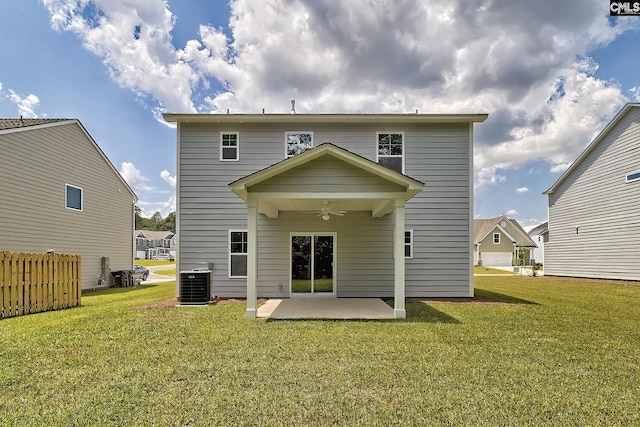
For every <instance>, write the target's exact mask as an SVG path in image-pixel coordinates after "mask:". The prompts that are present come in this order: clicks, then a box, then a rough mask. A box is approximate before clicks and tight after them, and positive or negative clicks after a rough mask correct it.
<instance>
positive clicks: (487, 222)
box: [473, 215, 536, 247]
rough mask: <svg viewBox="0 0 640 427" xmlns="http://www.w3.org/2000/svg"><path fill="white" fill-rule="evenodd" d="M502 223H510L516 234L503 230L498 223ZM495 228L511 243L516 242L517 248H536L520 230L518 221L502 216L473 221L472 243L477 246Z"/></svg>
mask: <svg viewBox="0 0 640 427" xmlns="http://www.w3.org/2000/svg"><path fill="white" fill-rule="evenodd" d="M503 221H504V222H508V223H510V224H511V225H512V226H513V227H514V228H515V230H516V232H517V233H509V232H508V231H507V230H505V228H504V227H502V226H501V225H500V223H502V222H503ZM496 228H499V229H500V230H501V231H502V232H504V233H505V234H506V235H507V236H508V237H509V238H510V239H512V241H514V242H516V243H517V244H518V246H525V247H528V246H532V247H535V246H536V244H535V243H534V242H533V241H532V240H531V238H530V237H529V235H528V234H527V232H526V231H525V230H524V229H523V228H522V226H520V224H519V223H518V221H516V220H515V219H509V218H507V217H506V216H504V215H502V216H498V217H495V218H489V219H474V220H473V243H474V244H478V243H480V242H482V241H483V240H484V238H485V237H487V236H488V235H489V233H491V232H493V230H495V229H496Z"/></svg>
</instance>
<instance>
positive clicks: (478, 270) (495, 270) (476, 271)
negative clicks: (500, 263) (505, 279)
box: [473, 266, 513, 275]
mask: <svg viewBox="0 0 640 427" xmlns="http://www.w3.org/2000/svg"><path fill="white" fill-rule="evenodd" d="M473 274H511V275H512V274H513V270H511V271H506V270H500V269H499V268H491V267H482V266H475V267H473Z"/></svg>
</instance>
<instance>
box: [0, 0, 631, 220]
mask: <svg viewBox="0 0 640 427" xmlns="http://www.w3.org/2000/svg"><path fill="white" fill-rule="evenodd" d="M639 70H640V16H622V17H616V18H612V17H610V16H609V1H608V0H581V1H575V0H539V1H535V2H534V1H530V0H511V1H503V0H460V1H450V0H438V1H419V0H413V1H409V0H393V1H392V0H253V1H251V0H235V1H231V2H227V1H223V0H39V1H38V0H1V1H0V117H19V116H20V115H22V116H23V117H50V118H53V117H65V118H77V119H79V120H80V121H81V123H82V124H83V125H84V127H85V128H86V129H87V131H88V132H89V133H90V134H91V136H92V137H93V138H94V139H95V140H96V142H97V143H98V145H99V146H100V147H101V148H102V150H103V151H104V152H105V154H106V155H107V157H108V158H109V159H110V160H111V162H112V163H113V164H114V166H115V167H116V168H117V169H118V170H119V171H120V173H121V174H122V175H123V177H124V178H125V179H126V180H127V182H128V183H129V185H130V186H131V187H132V188H133V190H134V191H135V192H136V194H137V195H138V197H139V202H138V206H139V207H140V208H141V209H142V212H143V214H144V215H145V216H151V215H152V214H153V213H154V212H156V211H159V212H160V213H161V214H162V216H163V217H164V216H166V215H167V214H168V213H169V212H171V211H173V210H175V183H176V181H175V175H176V160H175V159H176V131H175V128H174V127H172V126H170V125H169V124H168V123H166V122H165V121H164V120H163V119H162V113H164V112H171V113H226V111H227V109H229V111H231V112H233V113H260V112H262V109H263V108H264V109H265V110H266V112H267V113H288V112H289V110H290V109H291V104H290V100H291V99H292V98H295V99H296V111H297V112H298V113H412V112H415V111H416V110H418V111H419V112H420V113H487V114H489V118H488V119H487V120H486V121H485V122H484V123H480V124H476V125H475V132H474V133H475V147H474V162H475V171H474V176H475V178H474V181H475V189H474V192H475V196H474V199H475V212H474V215H475V217H476V218H492V217H495V216H498V215H503V214H504V215H507V216H509V217H510V218H515V219H517V220H518V221H519V222H520V223H521V224H522V225H523V226H525V227H531V226H534V225H536V224H539V223H541V222H543V221H545V220H546V219H547V198H546V196H543V195H542V192H543V191H544V190H546V189H547V188H549V187H550V186H551V185H552V184H553V183H554V182H555V181H556V180H557V179H558V178H559V177H560V175H561V174H562V172H563V171H564V170H566V168H567V167H568V166H569V165H570V164H571V163H572V162H573V161H574V160H575V159H576V158H577V157H578V155H579V154H580V153H581V152H582V150H584V148H585V147H586V146H587V145H588V144H589V143H590V142H591V141H592V140H593V139H594V138H595V136H596V135H597V134H598V133H599V132H600V131H601V130H602V129H603V128H604V126H605V125H606V124H607V123H608V122H609V121H610V120H611V119H612V118H613V117H614V116H615V114H616V113H617V112H618V111H619V110H620V109H621V108H622V106H623V105H624V104H625V103H627V102H639V101H640V72H639Z"/></svg>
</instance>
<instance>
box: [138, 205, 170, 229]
mask: <svg viewBox="0 0 640 427" xmlns="http://www.w3.org/2000/svg"><path fill="white" fill-rule="evenodd" d="M135 211H136V230H149V231H171V232H173V233H175V232H176V213H175V211H174V212H171V213H169V214H168V215H167V217H166V218H162V215H161V214H160V212H156V213H154V214H153V215H151V217H150V218H145V217H143V216H142V210H141V209H140V208H139V207H138V206H136V207H135Z"/></svg>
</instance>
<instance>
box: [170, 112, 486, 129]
mask: <svg viewBox="0 0 640 427" xmlns="http://www.w3.org/2000/svg"><path fill="white" fill-rule="evenodd" d="M162 117H163V118H164V119H165V120H166V121H167V122H170V123H177V122H183V123H305V124H309V123H329V124H332V125H335V124H337V123H338V124H339V123H376V124H380V123H389V124H390V125H393V126H397V125H398V124H409V123H469V122H484V121H485V120H487V117H488V114H413V113H411V114H406V113H398V114H386V113H385V114H215V113H214V114H198V113H189V114H181V113H164V114H163V115H162Z"/></svg>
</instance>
